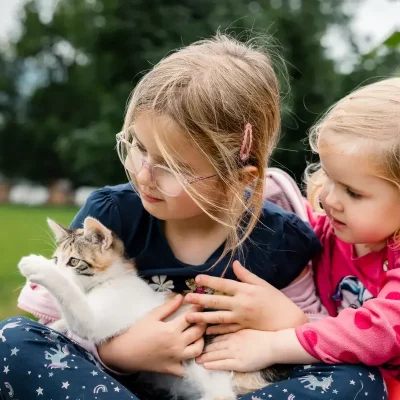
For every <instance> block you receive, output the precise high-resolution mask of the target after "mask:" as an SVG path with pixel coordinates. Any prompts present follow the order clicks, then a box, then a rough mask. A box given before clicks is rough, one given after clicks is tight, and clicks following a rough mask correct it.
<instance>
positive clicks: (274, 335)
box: [196, 329, 321, 372]
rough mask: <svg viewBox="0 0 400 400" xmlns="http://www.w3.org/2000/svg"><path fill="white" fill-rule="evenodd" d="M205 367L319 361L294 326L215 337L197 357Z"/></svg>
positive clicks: (253, 367) (244, 368)
mask: <svg viewBox="0 0 400 400" xmlns="http://www.w3.org/2000/svg"><path fill="white" fill-rule="evenodd" d="M196 361H197V362H198V363H200V364H203V365H204V368H206V369H216V370H227V371H238V372H251V371H258V370H260V369H263V368H267V367H269V366H271V365H274V364H311V363H319V362H321V361H320V360H317V359H316V358H314V357H312V356H311V355H310V354H309V353H307V351H306V350H304V348H303V347H302V346H301V344H300V342H299V341H298V339H297V336H296V332H295V330H294V329H286V330H283V331H279V332H265V331H255V330H251V329H243V330H241V331H239V332H235V333H230V334H228V335H222V336H218V337H216V338H215V339H214V340H213V341H212V343H211V344H210V345H208V346H207V347H206V348H205V350H204V353H203V354H202V355H201V356H200V357H198V358H197V359H196Z"/></svg>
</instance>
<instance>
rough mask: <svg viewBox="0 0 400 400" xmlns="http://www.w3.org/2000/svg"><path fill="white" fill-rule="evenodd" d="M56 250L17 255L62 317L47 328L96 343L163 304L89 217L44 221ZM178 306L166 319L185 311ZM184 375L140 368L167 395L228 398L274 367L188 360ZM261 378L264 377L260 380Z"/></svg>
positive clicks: (273, 374) (116, 242)
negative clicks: (237, 367) (212, 365)
mask: <svg viewBox="0 0 400 400" xmlns="http://www.w3.org/2000/svg"><path fill="white" fill-rule="evenodd" d="M48 224H49V226H50V228H51V229H52V230H53V232H54V235H55V238H56V242H57V249H56V251H55V253H54V257H53V259H52V260H48V259H46V258H45V257H42V256H38V255H30V256H27V257H23V258H22V259H21V261H20V262H19V270H20V271H21V273H22V275H24V276H25V277H26V278H27V279H28V280H29V281H30V282H32V283H36V284H39V285H41V286H43V287H45V288H46V289H47V290H48V291H49V292H50V293H51V294H52V295H53V297H54V298H55V299H56V301H57V303H58V305H59V308H60V312H61V315H62V319H61V320H59V321H57V322H56V323H55V324H54V325H53V326H52V328H53V329H56V330H59V331H64V332H65V331H66V330H69V331H71V332H72V333H74V334H76V335H77V336H79V337H81V338H84V339H88V340H91V341H93V342H95V343H96V344H98V343H101V342H104V341H105V340H107V339H109V338H112V337H113V336H117V335H118V334H120V333H122V332H124V331H126V330H127V329H128V328H129V327H130V326H131V325H133V324H134V323H135V321H137V320H138V319H139V318H141V317H143V316H144V315H145V314H146V313H148V312H149V311H150V310H152V309H153V308H155V307H157V306H159V305H161V304H163V303H164V302H165V301H166V299H167V297H166V296H167V293H162V292H155V291H153V289H151V288H150V286H149V285H148V284H147V283H146V282H145V281H144V280H142V279H141V278H140V277H139V276H138V275H137V271H136V268H135V264H134V262H133V261H132V260H129V259H127V258H126V257H125V249H124V245H123V243H122V241H121V240H120V239H119V238H118V237H117V236H116V235H115V234H114V233H113V232H111V231H110V230H109V229H107V228H106V227H105V226H104V225H102V224H101V223H100V222H99V221H97V220H95V219H94V218H91V217H87V218H86V219H85V221H84V226H83V229H78V230H70V229H66V228H64V227H62V226H61V225H59V224H57V223H56V222H54V221H52V220H50V219H49V220H48ZM189 307H190V305H184V306H182V307H181V308H180V309H179V310H178V311H177V312H176V313H175V314H174V315H173V316H172V317H170V318H169V319H172V318H174V317H176V316H177V315H179V314H181V313H182V312H184V311H186V310H187V309H188V308H189ZM184 366H185V372H186V376H185V378H184V379H181V378H178V377H175V376H172V375H165V374H155V373H146V372H144V373H142V374H141V375H142V376H143V378H144V379H146V380H151V382H152V384H154V385H155V386H156V387H157V388H159V389H164V390H167V391H169V392H170V393H171V398H173V399H177V398H182V399H184V400H196V399H197V400H234V399H236V394H244V393H248V392H250V391H254V390H256V389H259V388H261V387H264V386H266V385H267V384H268V383H271V382H273V381H276V380H278V377H279V374H278V373H277V371H276V370H275V369H271V368H269V369H267V370H265V371H263V374H262V373H261V372H255V373H230V372H224V371H207V370H205V369H204V368H203V367H202V366H201V365H199V364H197V363H196V362H195V361H194V360H191V361H189V362H185V364H184ZM265 378H267V379H265Z"/></svg>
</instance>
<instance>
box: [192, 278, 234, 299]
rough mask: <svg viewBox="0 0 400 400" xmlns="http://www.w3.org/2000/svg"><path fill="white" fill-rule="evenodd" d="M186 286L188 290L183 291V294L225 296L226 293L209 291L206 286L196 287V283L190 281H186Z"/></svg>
mask: <svg viewBox="0 0 400 400" xmlns="http://www.w3.org/2000/svg"><path fill="white" fill-rule="evenodd" d="M185 283H186V286H187V287H188V288H189V289H190V290H185V293H199V294H218V295H222V296H223V295H226V293H222V292H218V291H217V290H214V289H211V288H209V287H206V286H199V285H197V283H196V281H195V280H194V279H193V278H192V279H187V280H186V281H185Z"/></svg>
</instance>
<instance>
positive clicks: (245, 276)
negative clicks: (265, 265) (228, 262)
mask: <svg viewBox="0 0 400 400" xmlns="http://www.w3.org/2000/svg"><path fill="white" fill-rule="evenodd" d="M233 272H234V273H235V275H236V277H237V278H238V279H239V280H240V281H242V282H243V283H248V284H250V285H259V286H271V285H270V284H269V283H268V282H266V281H265V280H264V279H261V278H259V277H258V276H257V275H255V274H253V273H252V272H250V271H249V270H248V269H246V268H245V267H243V265H242V264H240V262H239V261H234V262H233Z"/></svg>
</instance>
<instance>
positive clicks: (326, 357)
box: [296, 265, 400, 366]
mask: <svg viewBox="0 0 400 400" xmlns="http://www.w3.org/2000/svg"><path fill="white" fill-rule="evenodd" d="M396 267H397V265H396ZM399 267H400V265H399ZM296 334H297V338H298V340H299V341H300V343H301V345H302V346H303V347H304V349H305V350H306V351H307V352H308V353H310V354H311V355H312V356H313V357H315V358H317V359H319V360H321V361H323V362H325V363H328V364H339V363H351V364H356V363H362V364H366V365H383V364H386V363H388V364H391V365H394V366H398V365H400V268H399V269H394V270H391V271H389V272H388V273H387V274H386V280H385V282H384V284H383V288H382V290H381V291H380V293H379V295H378V297H377V298H375V299H371V300H368V301H367V302H366V303H365V304H364V305H363V306H362V307H360V308H359V309H356V310H355V309H353V308H346V309H344V310H343V311H342V312H341V313H340V314H339V315H338V316H337V317H328V318H325V319H323V320H320V321H316V322H311V323H308V324H305V325H302V326H300V327H298V328H296Z"/></svg>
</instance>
